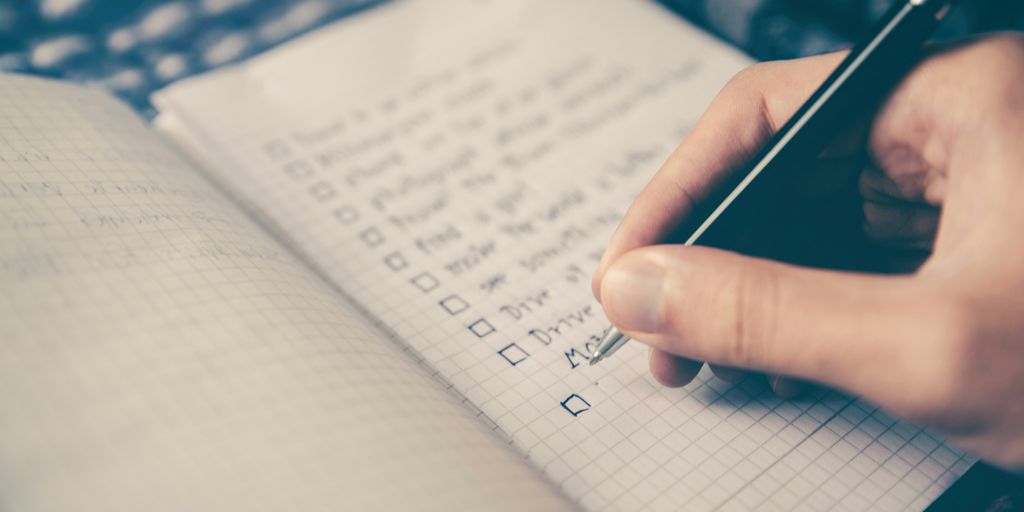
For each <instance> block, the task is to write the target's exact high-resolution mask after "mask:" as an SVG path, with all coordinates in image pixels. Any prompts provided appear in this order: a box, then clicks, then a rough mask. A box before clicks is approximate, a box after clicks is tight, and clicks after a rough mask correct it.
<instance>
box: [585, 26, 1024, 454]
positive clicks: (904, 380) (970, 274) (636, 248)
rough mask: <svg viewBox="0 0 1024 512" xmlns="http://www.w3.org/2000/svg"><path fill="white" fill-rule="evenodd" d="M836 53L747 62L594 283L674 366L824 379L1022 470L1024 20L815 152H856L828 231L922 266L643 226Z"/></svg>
mask: <svg viewBox="0 0 1024 512" xmlns="http://www.w3.org/2000/svg"><path fill="white" fill-rule="evenodd" d="M842 57H843V56H842V55H839V54H833V55H827V56H821V57H814V58H808V59H802V60H796V61H789V62H778V63H766V64H758V65H755V66H753V67H751V68H749V69H748V70H746V71H744V72H741V73H740V74H739V75H737V76H736V77H735V78H734V79H733V80H732V81H731V82H730V83H729V84H728V85H727V86H726V87H725V88H724V89H723V90H722V92H721V93H720V94H719V96H718V98H716V99H715V101H714V103H713V104H712V105H711V106H710V108H709V109H708V111H707V112H706V113H705V114H704V116H703V118H702V119H701V120H700V122H699V123H698V124H697V125H696V126H695V128H694V129H693V131H692V132H691V133H690V134H689V136H688V137H687V138H686V139H685V140H684V141H683V142H682V144H680V146H679V147H678V149H676V151H675V152H674V153H673V154H672V156H670V157H669V159H668V160H667V162H666V163H665V164H664V166H663V167H662V168H661V170H659V171H658V173H657V175H656V176H655V177H654V178H653V179H652V181H651V183H650V184H649V185H648V186H647V187H646V188H645V189H644V191H643V192H642V193H641V194H640V196H639V197H638V198H637V199H636V201H635V203H634V204H633V205H632V207H631V208H630V209H629V212H628V213H627V214H626V216H625V218H624V219H623V221H622V224H621V225H620V226H619V228H618V230H617V231H616V233H615V235H614V236H613V237H612V240H611V242H610V244H609V246H608V249H607V252H606V254H605V255H604V259H603V260H602V262H601V265H600V268H599V269H598V271H597V274H596V275H595V276H594V282H593V287H594V293H595V295H596V296H597V297H598V299H599V300H600V301H601V302H602V304H603V306H604V309H605V312H606V313H607V315H608V317H609V318H610V319H611V321H612V323H613V324H615V325H616V326H617V327H618V328H619V329H621V330H622V331H623V332H624V333H626V334H627V335H629V336H630V337H633V338H635V339H637V340H638V341H642V342H644V343H646V344H648V345H650V346H651V347H652V348H653V350H652V354H651V370H652V372H653V373H654V375H655V376H656V377H657V379H658V380H659V381H661V382H662V383H664V384H666V385H670V386H678V385H684V384H685V383H687V382H689V381H690V380H691V379H692V378H693V377H694V376H695V375H696V373H697V371H698V370H699V369H700V363H699V362H697V361H708V362H710V363H712V364H717V365H720V366H721V367H724V368H726V369H728V368H746V369H753V370H757V371H760V372H764V373H767V374H769V375H786V376H790V377H794V378H797V379H802V380H808V381H813V382H819V383H823V384H825V385H829V386H833V387H836V388H839V389H843V390H846V391H848V392H850V393H853V394H856V395H860V396H862V397H864V398H866V399H867V400H869V401H872V402H874V403H876V404H878V405H880V406H882V407H883V408H885V409H887V410H889V411H891V412H893V413H895V414H897V415H900V416H903V417H906V418H909V419H911V420H912V421H916V422H919V423H923V424H926V425H929V426H931V427H933V428H935V429H937V430H939V431H940V432H941V433H943V434H944V435H946V436H947V438H949V439H950V440H952V441H953V442H955V443H957V444H959V445H960V446H961V447H963V448H965V449H967V450H968V451H971V452H973V453H974V454H976V455H978V456H980V457H982V458H985V459H988V460H990V461H992V462H994V463H996V464H1000V465H1003V466H1005V467H1009V468H1013V469H1017V470H1021V469H1024V37H1021V36H1020V35H997V36H988V37H985V38H981V39H975V40H972V41H966V42H962V43H959V44H957V45H955V46H947V47H943V48H938V49H936V50H935V51H934V52H932V53H931V54H930V55H929V57H928V58H927V59H925V60H924V61H923V62H922V63H921V64H920V65H919V66H918V67H917V68H916V69H915V70H914V71H913V72H912V73H911V74H910V75H909V76H908V77H907V78H906V79H905V80H904V81H903V83H902V84H901V85H900V86H899V87H898V88H897V90H896V91H895V92H894V93H893V94H892V95H891V96H890V98H889V99H888V100H887V101H886V102H885V103H884V104H883V105H882V107H881V108H880V109H879V110H878V112H877V114H876V115H875V117H874V118H873V119H871V120H870V122H865V123H863V124H862V125H861V126H863V129H861V130H859V132H860V133H853V134H848V136H844V137H841V138H840V140H837V141H835V143H834V144H833V146H832V147H830V148H829V149H828V150H827V151H826V152H825V154H824V156H823V158H822V159H821V161H820V162H819V165H817V166H816V167H815V169H812V170H810V172H811V173H812V174H810V175H809V176H808V180H807V181H809V182H813V181H815V180H817V181H829V179H828V178H829V176H831V175H832V174H835V175H841V174H843V172H844V171H845V170H849V169H854V168H856V169H858V170H859V187H857V190H855V192H858V191H859V202H860V208H862V214H863V215H862V218H863V224H861V225H859V226H857V227H858V229H857V230H849V231H846V232H837V233H833V235H837V236H843V237H846V236H849V237H858V236H859V237H866V238H867V239H868V240H869V241H871V242H872V244H873V245H872V247H874V248H875V249H876V254H875V256H880V257H881V259H882V261H883V262H888V263H905V262H906V260H907V258H906V256H907V255H908V254H909V255H914V254H919V255H920V256H921V258H920V260H919V261H918V263H920V262H921V261H923V265H921V266H920V267H919V268H917V269H916V271H914V272H913V273H912V274H902V275H893V274H885V273H875V274H869V273H854V272H846V271H835V270H821V269H811V268H806V267H801V266H794V265H788V264H784V263H779V262H776V261H770V260H767V259H758V258H752V257H747V256H741V255H739V254H734V253H729V252H724V251H718V250H714V249H708V248H701V247H682V246H667V245H663V246H652V245H651V244H654V243H657V241H659V240H660V239H662V238H663V237H664V236H665V234H666V233H668V232H669V231H670V230H671V229H672V228H673V227H675V226H676V225H678V224H679V222H680V221H681V220H682V219H685V218H686V216H687V214H688V213H689V212H690V211H691V209H692V208H693V205H694V204H698V203H700V202H701V201H702V200H703V199H704V198H705V197H707V196H708V195H709V193H710V191H711V190H712V189H713V187H714V186H715V184H716V183H718V182H719V181H720V180H722V179H723V177H725V176H726V175H727V173H729V172H732V171H734V170H736V169H737V168H740V167H742V165H743V164H744V163H745V162H746V161H747V160H748V159H750V158H751V157H752V155H753V154H754V152H755V151H756V150H757V149H758V148H760V147H761V146H762V145H763V144H764V143H765V142H766V141H767V139H768V138H769V137H770V136H771V134H772V133H773V132H774V131H775V130H776V129H777V128H778V127H779V126H780V125H781V124H783V123H784V122H785V121H786V120H787V119H788V118H789V116H790V115H791V114H792V113H793V112H794V111H795V110H796V109H797V108H798V107H799V106H800V104H801V103H803V101H804V100H805V99H806V98H807V97H808V96H809V95H810V93H811V92H812V91H813V89H814V88H815V87H816V86H817V85H818V84H820V83H821V82H822V81H824V79H825V78H826V76H827V75H828V74H829V73H830V72H831V71H832V70H833V69H834V68H835V67H836V66H837V65H838V63H839V61H840V60H841V59H842ZM822 178H825V179H824V180H822ZM825 188H828V187H825ZM833 191H834V190H833ZM854 231H856V232H854ZM894 255H895V256H898V258H894V257H892V256H894ZM914 266H917V265H916V264H914V265H912V267H914Z"/></svg>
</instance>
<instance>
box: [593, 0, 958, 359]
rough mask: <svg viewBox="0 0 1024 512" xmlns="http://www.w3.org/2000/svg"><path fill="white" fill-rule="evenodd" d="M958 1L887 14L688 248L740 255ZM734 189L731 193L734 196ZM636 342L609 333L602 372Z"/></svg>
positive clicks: (907, 6)
mask: <svg viewBox="0 0 1024 512" xmlns="http://www.w3.org/2000/svg"><path fill="white" fill-rule="evenodd" d="M953 3H954V0H900V1H898V2H896V3H895V5H893V7H892V8H891V9H890V10H889V12H887V13H886V15H885V16H884V17H883V18H882V20H881V21H880V22H879V24H878V26H877V28H876V30H875V31H874V32H873V33H872V35H871V37H869V38H867V39H866V40H865V41H864V42H862V43H861V44H859V45H857V46H856V47H855V48H854V49H853V50H852V51H851V52H850V55H849V56H847V57H846V59H844V60H843V62H842V63H841V64H840V65H839V67H838V68H836V70H835V71H834V72H832V74H831V75H830V76H829V77H828V79H827V80H825V83H824V84H822V86H821V87H820V88H818V90H817V91H815V93H814V94H813V95H811V97H810V99H809V100H807V102H806V103H804V105H803V106H802V107H800V110H798V111H797V112H796V114H793V117H792V118H790V120H789V121H788V122H787V123H786V125H785V126H783V127H782V129H781V130H779V132H778V133H776V134H775V136H774V137H772V139H771V140H770V141H769V142H768V144H767V145H765V147H764V149H762V150H761V152H760V153H759V154H758V156H757V157H756V158H754V159H753V160H752V162H753V165H751V166H750V169H749V171H747V172H746V173H741V174H739V175H738V176H737V177H736V178H735V179H734V180H733V181H732V182H730V183H727V184H726V185H725V186H724V187H723V190H725V191H729V192H728V194H726V195H724V198H723V199H722V200H721V201H720V202H717V203H715V202H711V204H712V205H714V208H708V209H706V210H705V213H704V214H703V215H702V214H700V213H698V214H696V215H693V216H692V217H693V218H695V219H699V222H700V223H699V224H696V223H694V224H695V225H696V228H695V229H693V231H692V233H691V234H690V235H689V238H687V239H686V242H685V243H684V245H702V246H707V247H715V248H719V249H725V250H738V249H739V248H738V247H737V241H738V240H739V239H740V238H741V237H740V236H739V234H740V233H741V232H742V231H743V229H744V228H745V227H747V226H749V225H750V224H751V222H752V220H753V219H756V218H757V217H758V216H760V215H762V214H763V213H764V212H767V211H769V208H770V206H771V204H772V201H773V200H775V199H776V198H779V197H785V194H784V192H785V190H786V189H787V186H788V185H789V184H791V183H793V179H794V175H795V174H796V173H797V172H799V170H800V169H803V168H806V167H807V166H808V165H810V164H811V163H812V162H813V160H814V159H815V158H817V157H818V156H819V155H820V154H821V152H822V151H823V150H824V148H825V146H826V145H827V144H828V143H829V141H831V140H832V139H833V138H834V137H835V136H836V135H838V134H839V132H840V131H841V130H842V129H843V128H845V127H847V126H848V125H849V120H850V119H851V118H854V117H856V116H855V113H856V112H857V110H858V109H863V108H865V107H867V106H871V105H875V104H877V102H878V101H881V99H882V98H884V96H885V95H886V94H887V93H888V92H889V91H890V90H891V89H892V88H893V87H894V86H895V85H896V83H897V82H899V80H900V78H902V77H903V75H904V74H906V73H907V71H908V70H909V69H910V68H911V67H912V66H913V65H914V64H915V63H916V62H917V60H918V56H919V54H920V50H921V48H922V46H923V45H924V42H925V41H926V40H927V39H928V38H929V37H930V36H931V35H932V33H933V32H934V31H935V29H936V27H938V25H939V23H940V22H941V21H942V19H943V18H944V17H945V15H946V14H947V13H948V12H949V10H950V8H951V7H952V5H953ZM730 187H731V188H730ZM627 341H629V338H628V337H627V336H626V335H624V334H622V333H621V332H619V330H618V329H616V328H615V327H614V326H612V327H609V328H608V330H607V331H605V334H604V336H603V337H602V339H601V342H600V343H598V344H597V347H596V348H595V349H594V351H593V354H592V355H591V358H590V364H591V365H594V364H597V363H598V362H599V361H601V360H602V359H606V358H608V357H610V356H611V355H612V354H613V353H615V351H616V350H618V349H619V348H621V347H622V346H623V345H625V344H626V342H627Z"/></svg>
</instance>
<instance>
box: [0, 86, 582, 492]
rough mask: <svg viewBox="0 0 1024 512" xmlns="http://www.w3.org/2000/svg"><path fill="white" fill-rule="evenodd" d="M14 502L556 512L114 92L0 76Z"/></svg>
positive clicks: (9, 475) (1, 389) (2, 274)
mask: <svg viewBox="0 0 1024 512" xmlns="http://www.w3.org/2000/svg"><path fill="white" fill-rule="evenodd" d="M0 411H2V413H0V510H18V511H46V510H54V511H75V510H102V511H119V510H125V511H129V510H130V511H138V510H147V511H150V510H152V511H158V510H175V511H180V510H217V511H224V510H304V511H305V510H438V511H442V510H444V511H447V510H453V509H456V508H461V507H468V508H471V509H507V510H522V509H526V508H531V509H532V508H535V507H539V508H541V509H548V510H555V509H558V510H561V509H564V505H565V502H563V501H562V500H561V499H560V498H559V497H557V495H556V492H555V491H554V489H553V488H552V487H551V486H550V485H548V484H546V483H545V482H544V480H543V478H542V477H541V476H540V475H538V474H537V473H536V472H535V471H534V470H532V469H531V468H530V467H529V466H528V465H527V464H525V463H524V462H523V461H522V459H521V458H520V457H519V456H517V455H516V454H515V453H514V452H512V451H511V450H509V449H508V447H507V446H504V445H503V444H502V443H501V442H500V441H499V440H498V438H497V436H495V435H493V433H491V432H489V431H488V430H487V429H486V428H484V427H482V426H481V423H480V422H479V420H478V419H477V418H476V417H474V415H473V414H472V413H471V412H469V411H468V409H467V408H465V407H464V406H463V405H462V404H459V403H458V401H457V400H454V399H452V398H451V396H450V395H449V394H447V393H446V392H445V390H444V389H443V387H442V386H441V384H440V382H438V381H436V380H434V379H432V378H431V377H429V375H427V374H426V372H424V371H421V369H420V368H419V367H418V366H416V365H415V364H414V363H413V362H412V359H411V358H409V357H408V354H405V353H403V352H401V351H399V350H398V349H397V348H396V347H395V346H394V345H393V344H392V343H390V342H389V341H387V340H386V338H385V336H384V335H383V334H382V333H380V332H378V331H375V330H374V329H372V328H370V327H368V325H367V323H366V322H365V321H363V320H360V317H358V316H357V315H355V314H354V313H353V311H352V310H351V308H350V307H349V306H347V305H346V304H345V303H344V302H342V301H341V300H340V298H339V295H338V294H337V293H336V292H335V291H334V290H333V289H332V288H330V287H329V286H327V285H326V284H325V283H323V281H321V280H319V279H318V278H317V277H315V276H314V275H313V274H312V273H311V272H310V271H309V270H308V269H307V268H306V267H303V266H301V265H300V264H298V263H297V261H296V260H295V259H294V257H293V256H291V255H290V254H289V253H288V252H287V251H286V250H285V249H283V248H282V247H281V246H280V245H278V244H277V243H276V242H275V241H274V240H273V239H272V238H270V237H269V236H268V235H267V234H266V233H265V232H263V231H262V230H261V229H260V228H259V227H258V226H256V225H254V224H253V223H252V222H251V221H250V220H249V219H248V218H247V217H245V216H244V215H242V214H241V212H240V210H238V209H237V208H235V207H234V206H232V205H231V203H230V202H228V201H227V200H226V199H225V198H224V197H223V196H222V195H221V194H220V193H219V192H218V190H217V189H215V188H214V187H213V186H211V185H210V184H209V182H208V181H207V180H205V179H203V178H202V177H201V175H200V174H198V173H196V172H195V171H194V170H192V169H191V168H190V167H189V166H188V165H187V164H185V163H184V162H183V160H182V159H181V158H180V157H179V156H178V154H177V153H173V152H171V151H170V150H169V149H168V146H167V145H166V144H165V143H164V142H163V141H161V139H160V138H159V137H158V135H157V134H155V133H154V132H152V131H151V130H150V129H149V128H148V127H147V126H145V125H144V124H143V123H142V122H141V121H140V120H139V119H138V118H136V117H135V116H134V114H132V113H131V112H130V111H129V110H128V109H127V107H124V106H122V105H120V104H118V103H116V102H115V101H114V100H112V99H109V98H107V97H106V96H103V95H100V94H99V93H95V92H89V91H86V90H84V89H80V88H76V87H72V86H68V85H62V84H59V83H55V82H50V81H44V80H41V79H34V78H26V77H18V76H4V77H0Z"/></svg>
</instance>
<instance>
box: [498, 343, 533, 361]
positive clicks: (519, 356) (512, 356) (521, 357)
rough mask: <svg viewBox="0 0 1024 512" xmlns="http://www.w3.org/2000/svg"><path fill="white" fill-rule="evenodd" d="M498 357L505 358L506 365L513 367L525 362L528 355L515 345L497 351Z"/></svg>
mask: <svg viewBox="0 0 1024 512" xmlns="http://www.w3.org/2000/svg"><path fill="white" fill-rule="evenodd" d="M498 355H499V356H501V357H503V358H505V360H506V361H508V364H510V365H512V366H515V365H517V364H519V363H521V362H523V361H526V359H527V358H528V357H530V354H529V353H528V352H526V351H525V350H523V348H522V347H520V346H519V345H516V344H515V343H513V344H511V345H509V346H507V347H505V348H503V349H501V350H499V351H498Z"/></svg>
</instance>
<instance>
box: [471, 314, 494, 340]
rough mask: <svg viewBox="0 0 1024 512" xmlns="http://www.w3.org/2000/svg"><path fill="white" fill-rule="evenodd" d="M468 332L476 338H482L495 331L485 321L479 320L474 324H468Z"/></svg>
mask: <svg viewBox="0 0 1024 512" xmlns="http://www.w3.org/2000/svg"><path fill="white" fill-rule="evenodd" d="M469 330H470V331H473V334H476V337H477V338H483V337H484V336H487V335H488V334H491V333H492V332H494V330H495V329H494V326H493V325H491V323H490V322H488V321H487V320H486V319H483V318H481V319H480V320H477V321H476V322H473V323H471V324H469Z"/></svg>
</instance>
